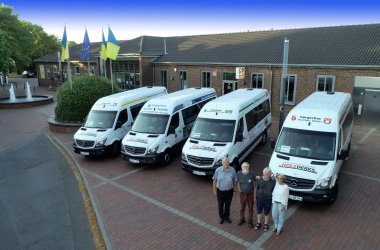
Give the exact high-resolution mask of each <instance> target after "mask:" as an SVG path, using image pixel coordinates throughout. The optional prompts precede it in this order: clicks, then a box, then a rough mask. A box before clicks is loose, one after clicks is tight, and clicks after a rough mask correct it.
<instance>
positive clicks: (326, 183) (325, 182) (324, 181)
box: [317, 177, 331, 189]
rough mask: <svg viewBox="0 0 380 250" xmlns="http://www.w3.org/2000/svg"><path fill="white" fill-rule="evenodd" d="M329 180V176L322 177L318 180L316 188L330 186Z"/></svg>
mask: <svg viewBox="0 0 380 250" xmlns="http://www.w3.org/2000/svg"><path fill="white" fill-rule="evenodd" d="M330 181H331V177H326V178H323V179H322V180H320V181H319V184H318V186H317V188H319V189H326V188H328V187H329V186H330Z"/></svg>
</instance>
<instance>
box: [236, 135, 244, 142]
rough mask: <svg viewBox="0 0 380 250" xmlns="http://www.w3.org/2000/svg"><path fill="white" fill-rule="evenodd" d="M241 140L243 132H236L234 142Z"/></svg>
mask: <svg viewBox="0 0 380 250" xmlns="http://www.w3.org/2000/svg"><path fill="white" fill-rule="evenodd" d="M240 141H243V133H237V134H236V140H235V142H240Z"/></svg>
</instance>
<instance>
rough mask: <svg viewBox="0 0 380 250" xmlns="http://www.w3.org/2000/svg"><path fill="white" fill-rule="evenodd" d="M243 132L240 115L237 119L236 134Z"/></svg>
mask: <svg viewBox="0 0 380 250" xmlns="http://www.w3.org/2000/svg"><path fill="white" fill-rule="evenodd" d="M243 132H244V122H243V117H242V118H240V120H239V123H238V127H237V129H236V133H237V134H243Z"/></svg>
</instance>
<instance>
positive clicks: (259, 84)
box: [251, 73, 264, 89]
mask: <svg viewBox="0 0 380 250" xmlns="http://www.w3.org/2000/svg"><path fill="white" fill-rule="evenodd" d="M263 87H264V74H262V73H252V75H251V88H256V89H262V88H263Z"/></svg>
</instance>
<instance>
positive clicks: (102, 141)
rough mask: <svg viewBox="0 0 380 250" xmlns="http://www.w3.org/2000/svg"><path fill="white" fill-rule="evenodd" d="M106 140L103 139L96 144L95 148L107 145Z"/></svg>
mask: <svg viewBox="0 0 380 250" xmlns="http://www.w3.org/2000/svg"><path fill="white" fill-rule="evenodd" d="M106 140H107V138H104V139H101V140H100V141H98V142H97V143H96V145H95V147H100V146H104V143H106Z"/></svg>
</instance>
